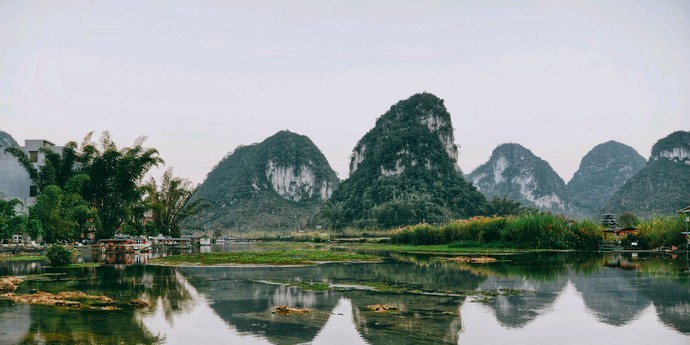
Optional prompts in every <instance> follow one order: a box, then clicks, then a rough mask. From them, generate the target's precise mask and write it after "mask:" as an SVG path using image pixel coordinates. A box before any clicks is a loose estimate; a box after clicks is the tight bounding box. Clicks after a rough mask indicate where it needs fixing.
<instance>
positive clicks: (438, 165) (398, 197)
mask: <svg viewBox="0 0 690 345" xmlns="http://www.w3.org/2000/svg"><path fill="white" fill-rule="evenodd" d="M331 200H332V201H333V202H342V203H343V204H344V205H343V209H344V221H345V222H346V223H348V222H349V223H350V224H352V225H355V226H359V225H361V226H367V225H368V223H367V222H373V223H375V224H372V225H376V226H383V227H388V226H396V225H402V224H410V223H416V222H422V221H434V220H447V219H448V218H451V217H467V216H472V215H476V214H478V213H479V212H480V211H479V210H480V209H481V208H482V207H483V206H484V205H485V202H486V201H485V199H484V197H483V196H482V195H481V193H478V192H477V191H476V189H475V188H473V187H472V186H471V185H470V184H468V183H467V182H466V181H465V180H464V178H463V177H462V175H461V174H460V173H459V170H458V169H457V146H456V145H455V143H454V138H453V126H452V123H451V118H450V114H448V111H447V110H446V108H445V106H444V105H443V100H442V99H440V98H438V97H436V96H434V95H432V94H430V93H421V94H416V95H413V96H412V97H410V98H408V99H406V100H402V101H399V102H398V103H396V104H395V105H393V106H392V107H391V108H390V109H389V110H388V111H387V112H386V113H385V114H383V115H381V116H380V117H379V118H378V119H377V121H376V125H375V126H374V128H372V129H371V130H370V131H369V132H368V133H366V134H365V135H364V136H363V137H362V138H361V139H360V140H359V142H358V143H357V145H356V146H355V148H354V150H353V153H352V158H351V161H350V176H349V178H348V179H347V180H345V181H344V182H343V183H342V184H341V185H340V188H339V189H338V190H337V191H336V192H335V193H334V194H333V197H332V199H331Z"/></svg>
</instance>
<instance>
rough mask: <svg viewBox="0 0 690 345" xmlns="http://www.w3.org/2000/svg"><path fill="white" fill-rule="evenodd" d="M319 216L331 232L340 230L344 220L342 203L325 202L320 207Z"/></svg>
mask: <svg viewBox="0 0 690 345" xmlns="http://www.w3.org/2000/svg"><path fill="white" fill-rule="evenodd" d="M320 213H321V216H322V217H323V218H324V219H325V220H326V224H327V226H328V228H329V229H331V230H340V228H341V227H342V225H343V220H344V208H343V203H342V202H335V203H333V202H327V203H325V204H324V205H323V206H322V207H321V211H320Z"/></svg>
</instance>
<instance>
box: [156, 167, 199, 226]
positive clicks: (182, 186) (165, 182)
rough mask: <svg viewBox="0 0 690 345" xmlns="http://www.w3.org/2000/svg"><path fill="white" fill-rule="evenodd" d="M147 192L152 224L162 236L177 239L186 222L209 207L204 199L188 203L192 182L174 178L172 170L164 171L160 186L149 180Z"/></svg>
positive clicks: (192, 190) (192, 191) (192, 189)
mask: <svg viewBox="0 0 690 345" xmlns="http://www.w3.org/2000/svg"><path fill="white" fill-rule="evenodd" d="M147 190H148V192H149V196H148V200H149V203H150V205H151V207H152V210H153V221H154V224H155V226H156V228H157V229H158V230H160V231H161V232H162V233H163V234H164V235H169V236H173V237H179V236H180V234H181V226H182V224H183V223H184V222H185V221H186V220H188V219H190V218H191V217H194V216H196V215H198V214H199V213H200V212H201V211H203V210H204V209H206V208H209V207H211V204H209V203H208V202H206V201H205V200H204V199H195V200H193V201H190V198H191V196H192V194H193V193H194V188H193V187H192V182H191V181H189V180H187V179H183V178H179V177H174V176H173V172H172V169H168V170H166V171H165V173H164V174H163V178H162V180H161V185H160V186H158V185H157V183H156V180H155V179H153V178H151V180H150V181H149V183H148V186H147Z"/></svg>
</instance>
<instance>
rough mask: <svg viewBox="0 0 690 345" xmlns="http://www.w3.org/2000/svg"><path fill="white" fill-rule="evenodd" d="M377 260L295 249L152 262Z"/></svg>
mask: <svg viewBox="0 0 690 345" xmlns="http://www.w3.org/2000/svg"><path fill="white" fill-rule="evenodd" d="M378 259H379V257H377V256H373V255H365V254H357V253H350V252H340V251H328V250H317V249H305V250H298V249H295V250H286V251H256V252H252V251H246V252H218V253H203V254H187V255H173V256H167V257H163V258H158V259H156V260H154V262H156V261H158V262H167V263H172V264H185V263H189V264H201V265H222V264H241V265H252V264H255V265H256V264H258V265H309V264H314V263H318V262H343V261H375V260H378Z"/></svg>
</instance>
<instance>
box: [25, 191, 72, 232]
mask: <svg viewBox="0 0 690 345" xmlns="http://www.w3.org/2000/svg"><path fill="white" fill-rule="evenodd" d="M65 204H66V203H65V196H64V193H63V192H62V189H60V187H58V186H54V185H50V186H47V187H46V188H45V189H44V190H43V191H42V192H41V194H39V195H38V197H37V198H36V204H35V205H34V206H32V207H31V208H30V209H29V218H31V219H36V220H38V221H39V222H40V223H41V225H42V227H41V230H42V235H43V238H44V239H45V241H46V242H49V243H52V242H55V241H58V240H72V239H74V238H75V234H74V223H73V222H72V221H71V219H69V218H68V217H67V216H66V214H65V213H66V211H65V208H66V207H65V206H66V205H65Z"/></svg>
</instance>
